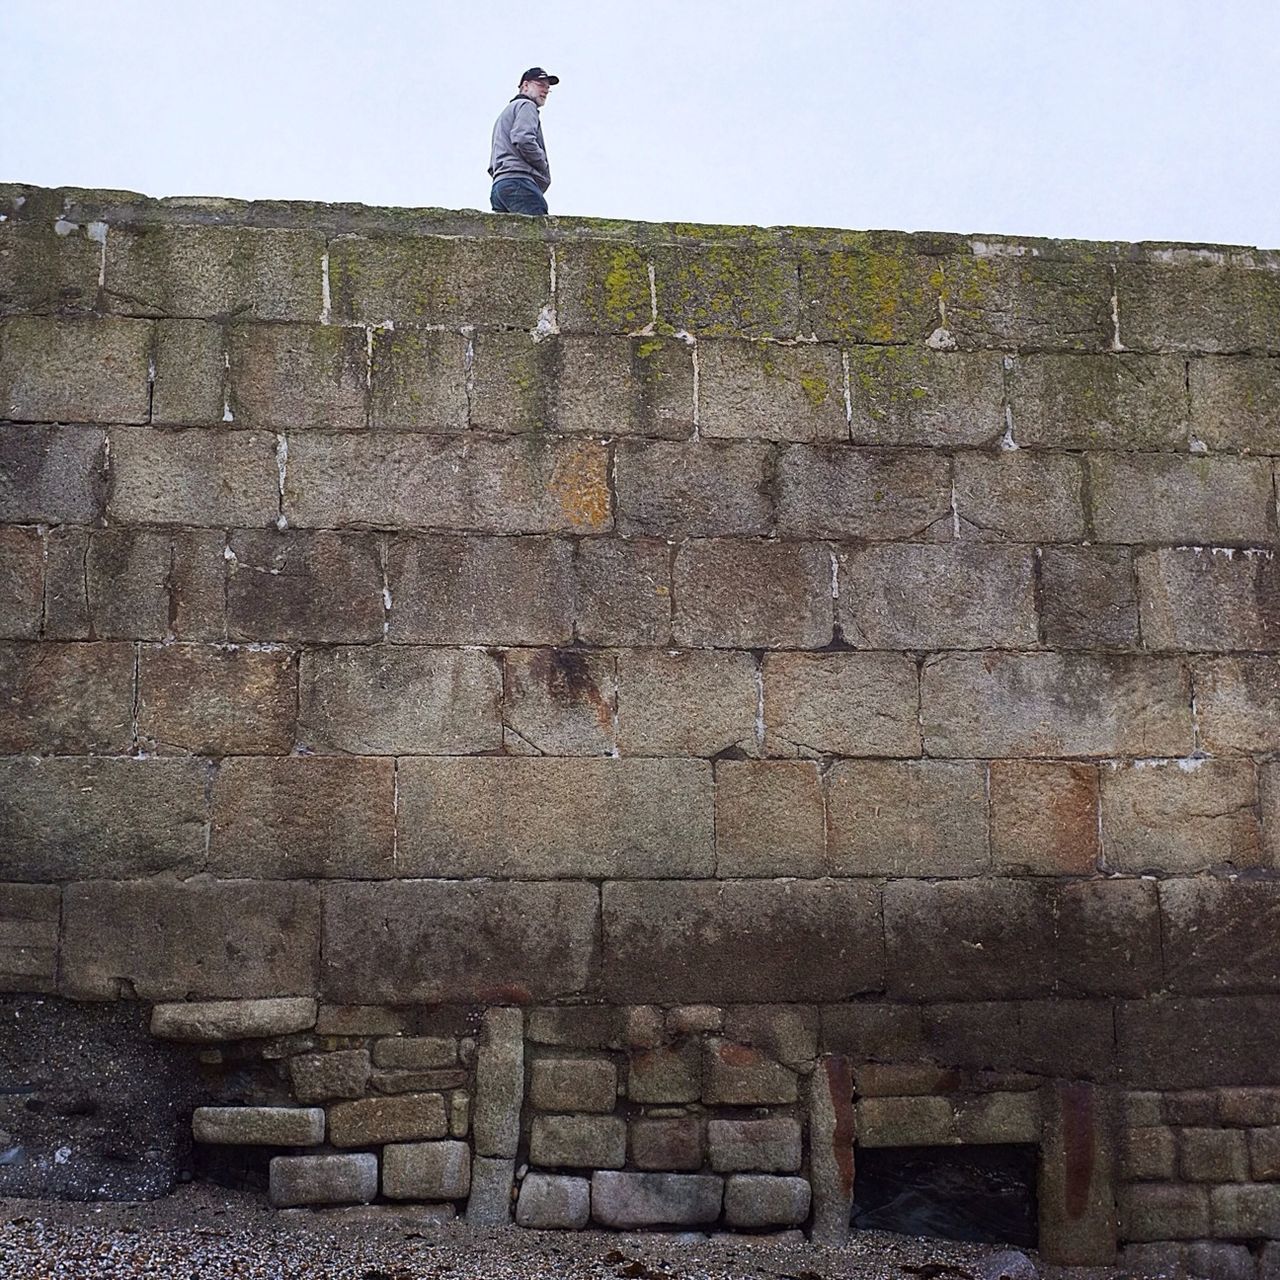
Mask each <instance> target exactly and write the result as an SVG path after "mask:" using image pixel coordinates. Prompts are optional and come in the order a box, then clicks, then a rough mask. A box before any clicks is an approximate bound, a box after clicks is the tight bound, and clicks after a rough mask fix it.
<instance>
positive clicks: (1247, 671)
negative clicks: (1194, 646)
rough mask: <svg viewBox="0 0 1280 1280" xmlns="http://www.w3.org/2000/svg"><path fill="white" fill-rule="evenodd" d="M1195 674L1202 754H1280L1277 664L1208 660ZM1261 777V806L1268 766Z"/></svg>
mask: <svg viewBox="0 0 1280 1280" xmlns="http://www.w3.org/2000/svg"><path fill="white" fill-rule="evenodd" d="M1195 674H1196V706H1197V710H1198V712H1199V717H1200V725H1199V728H1200V738H1201V742H1202V744H1203V746H1204V749H1205V750H1206V751H1209V752H1211V753H1215V754H1216V753H1221V754H1224V755H1227V754H1231V755H1234V754H1237V753H1255V752H1256V753H1270V752H1272V751H1275V750H1280V660H1278V659H1276V658H1273V657H1260V656H1252V655H1250V656H1235V657H1229V658H1209V659H1205V660H1199V661H1197V662H1196V665H1195ZM1260 774H1261V777H1262V779H1263V803H1264V805H1265V804H1267V803H1268V800H1267V792H1268V782H1267V780H1268V778H1269V777H1270V776H1271V774H1272V766H1270V765H1263V766H1262V767H1261V769H1260ZM1264 826H1265V819H1264ZM1268 842H1269V843H1270V837H1268Z"/></svg>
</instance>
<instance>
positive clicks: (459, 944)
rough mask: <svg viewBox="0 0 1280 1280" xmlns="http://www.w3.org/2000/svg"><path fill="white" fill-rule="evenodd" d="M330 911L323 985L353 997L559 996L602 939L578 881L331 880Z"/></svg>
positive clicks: (577, 985) (592, 896) (583, 972)
mask: <svg viewBox="0 0 1280 1280" xmlns="http://www.w3.org/2000/svg"><path fill="white" fill-rule="evenodd" d="M324 913H325V920H326V926H325V937H326V939H327V940H328V941H327V946H326V952H325V960H324V975H323V977H324V985H323V995H324V997H325V998H326V999H329V1000H337V1001H342V1002H349V1003H359V1002H363V1001H370V1002H372V1001H380V1000H385V1001H395V1002H397V1003H404V1002H410V1003H439V1002H445V1001H449V1000H457V1001H465V1000H472V999H474V1000H481V1001H484V1000H492V999H495V998H498V999H504V998H505V999H513V998H516V999H520V1000H522V1001H523V1000H529V999H534V1000H537V999H554V998H555V997H557V996H562V995H570V994H574V993H577V992H580V991H582V990H583V988H584V987H585V986H586V985H587V979H588V974H589V971H590V966H591V963H592V958H593V953H594V949H595V947H596V945H597V943H596V939H597V930H598V920H597V893H596V889H595V886H594V885H588V884H581V883H577V884H573V883H566V884H557V883H533V882H527V881H523V882H522V881H503V882H482V881H444V880H403V881H395V882H391V883H385V884H378V883H365V884H360V883H334V884H331V885H327V886H326V887H325V900H324ZM384 921H385V922H386V923H385V924H384ZM482 1154H489V1153H488V1152H482Z"/></svg>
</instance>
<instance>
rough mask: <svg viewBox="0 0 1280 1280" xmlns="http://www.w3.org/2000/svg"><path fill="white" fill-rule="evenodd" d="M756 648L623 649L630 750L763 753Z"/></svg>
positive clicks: (622, 715)
mask: <svg viewBox="0 0 1280 1280" xmlns="http://www.w3.org/2000/svg"><path fill="white" fill-rule="evenodd" d="M756 678H757V670H756V663H755V660H754V659H753V658H752V656H751V655H750V654H749V653H728V652H723V651H718V650H709V649H691V650H686V651H684V652H679V651H672V650H667V651H663V650H655V649H626V650H623V651H622V652H621V653H619V655H618V746H619V749H620V750H621V751H622V752H623V754H624V755H638V756H685V755H689V756H718V755H720V754H721V753H722V752H725V751H734V750H736V751H739V752H742V753H744V754H746V755H757V754H758V753H759V750H760V747H759V744H758V743H757V741H756V715H757V702H758V694H757V690H756Z"/></svg>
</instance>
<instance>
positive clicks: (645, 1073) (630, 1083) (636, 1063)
mask: <svg viewBox="0 0 1280 1280" xmlns="http://www.w3.org/2000/svg"><path fill="white" fill-rule="evenodd" d="M701 1092H702V1065H701V1063H700V1062H699V1060H698V1049H697V1046H696V1045H694V1044H685V1045H680V1046H670V1045H655V1046H652V1047H648V1048H643V1049H641V1051H640V1052H638V1053H632V1055H631V1061H630V1063H629V1064H628V1069H627V1097H628V1098H630V1099H631V1101H632V1102H641V1103H650V1104H652V1103H658V1104H667V1105H669V1104H672V1103H680V1102H696V1101H697V1100H698V1097H699V1096H700V1094H701Z"/></svg>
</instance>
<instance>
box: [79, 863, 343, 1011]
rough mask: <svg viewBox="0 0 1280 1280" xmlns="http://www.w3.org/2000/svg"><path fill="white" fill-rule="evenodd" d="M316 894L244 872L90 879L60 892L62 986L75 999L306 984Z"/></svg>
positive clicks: (256, 992)
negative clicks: (236, 876) (170, 878)
mask: <svg viewBox="0 0 1280 1280" xmlns="http://www.w3.org/2000/svg"><path fill="white" fill-rule="evenodd" d="M319 916H320V912H319V902H318V894H317V892H316V890H315V888H314V887H313V886H311V885H307V884H293V883H270V884H268V883H262V882H257V881H249V880H219V881H200V880H188V881H180V882H177V883H166V882H164V881H160V880H140V881H133V882H131V883H123V884H121V883H113V882H111V881H107V880H91V881H88V882H86V883H83V884H70V885H68V886H67V887H66V889H65V890H64V891H63V932H62V969H61V979H60V989H61V990H62V991H63V992H64V993H65V994H66V995H69V996H73V997H75V998H76V999H88V1000H101V999H113V998H115V997H117V996H118V995H120V994H121V992H122V991H124V992H127V993H128V994H129V995H130V996H136V997H137V998H139V999H143V1000H173V999H178V998H186V997H192V996H194V997H197V998H209V999H217V998H220V997H234V998H238V999H244V998H249V997H254V996H275V995H278V994H280V993H282V992H289V993H303V992H312V991H314V990H315V986H316V969H317V966H318V962H319V950H320V919H319Z"/></svg>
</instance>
